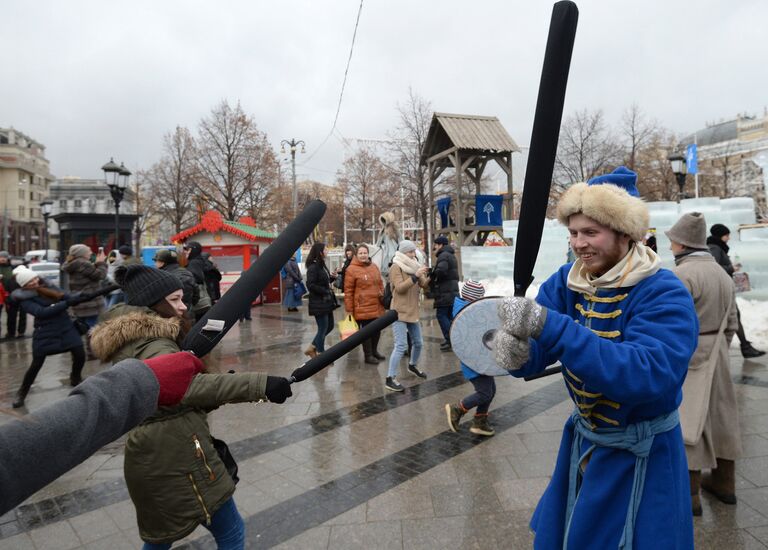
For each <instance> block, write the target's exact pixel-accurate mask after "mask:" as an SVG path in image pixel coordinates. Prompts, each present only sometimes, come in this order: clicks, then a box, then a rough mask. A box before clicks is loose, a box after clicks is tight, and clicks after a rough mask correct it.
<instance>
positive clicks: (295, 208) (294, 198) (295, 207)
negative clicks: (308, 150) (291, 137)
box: [291, 145, 299, 219]
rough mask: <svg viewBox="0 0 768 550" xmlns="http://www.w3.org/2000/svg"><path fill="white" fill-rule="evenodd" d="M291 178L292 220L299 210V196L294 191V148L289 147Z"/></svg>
mask: <svg viewBox="0 0 768 550" xmlns="http://www.w3.org/2000/svg"><path fill="white" fill-rule="evenodd" d="M291 176H292V177H293V196H292V202H293V218H294V219H296V214H297V211H298V208H299V195H298V193H297V191H296V146H295V145H294V146H291Z"/></svg>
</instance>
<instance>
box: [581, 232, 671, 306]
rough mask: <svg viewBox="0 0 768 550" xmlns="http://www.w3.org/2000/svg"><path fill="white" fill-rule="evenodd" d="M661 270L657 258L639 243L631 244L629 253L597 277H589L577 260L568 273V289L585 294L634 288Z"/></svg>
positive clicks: (582, 263) (582, 264)
mask: <svg viewBox="0 0 768 550" xmlns="http://www.w3.org/2000/svg"><path fill="white" fill-rule="evenodd" d="M659 269H661V260H659V256H658V255H657V254H656V253H655V252H654V251H653V250H651V249H650V248H648V247H647V246H645V245H643V244H641V243H631V245H630V248H629V252H628V253H627V255H626V256H624V257H623V258H622V259H621V260H620V261H619V263H617V264H616V265H615V266H613V267H612V268H611V269H609V270H608V271H606V272H605V273H603V274H602V275H601V276H599V277H595V276H593V275H591V274H590V273H589V272H588V271H587V270H586V269H585V268H584V262H582V261H581V258H579V259H577V260H576V261H575V262H574V263H573V265H572V266H571V271H570V272H568V288H570V289H571V290H573V291H575V292H583V293H586V294H595V293H597V289H598V288H620V287H629V286H635V285H636V284H638V283H639V282H640V281H642V280H643V279H645V278H647V277H650V276H651V275H653V274H654V273H656V272H657V271H658V270H659Z"/></svg>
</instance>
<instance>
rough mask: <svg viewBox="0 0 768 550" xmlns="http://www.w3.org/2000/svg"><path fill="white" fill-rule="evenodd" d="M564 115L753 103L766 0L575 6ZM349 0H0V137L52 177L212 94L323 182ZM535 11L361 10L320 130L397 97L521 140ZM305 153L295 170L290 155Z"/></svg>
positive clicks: (185, 120) (134, 145) (615, 1)
mask: <svg viewBox="0 0 768 550" xmlns="http://www.w3.org/2000/svg"><path fill="white" fill-rule="evenodd" d="M578 5H579V9H580V19H579V27H578V30H577V33H576V45H575V49H574V54H573V63H572V65H571V74H570V80H569V84H568V93H567V96H566V106H565V114H566V115H567V114H568V113H570V112H573V111H574V110H576V109H583V108H589V109H597V108H601V109H603V110H604V111H605V114H606V116H607V119H608V121H609V122H611V123H616V122H617V121H618V120H619V118H620V116H621V113H622V111H623V110H624V109H626V108H627V107H628V106H629V105H630V104H632V103H633V102H637V103H638V104H639V105H640V107H641V108H642V109H643V110H644V111H645V112H646V113H647V114H648V115H649V116H651V117H654V118H657V119H659V120H660V121H661V122H662V123H663V124H664V125H665V126H667V127H669V128H671V129H672V130H674V131H675V132H677V133H679V134H686V133H689V132H692V131H694V130H696V129H698V128H701V127H703V126H704V125H705V123H706V122H711V121H716V120H720V119H727V118H733V117H734V115H736V114H737V113H743V112H746V113H751V114H759V115H762V113H763V109H764V107H765V106H766V105H767V104H768V69H766V50H768V46H766V42H765V35H766V23H768V1H766V0H736V1H735V0H698V1H696V2H693V1H690V0H689V1H678V0H665V1H659V0H645V1H643V2H637V1H632V2H629V1H624V0H582V1H581V2H578ZM358 6H359V0H344V1H341V0H338V1H319V0H316V1H314V2H310V1H300V0H293V1H290V2H285V1H277V0H273V1H271V2H264V1H257V0H251V1H227V2H223V1H222V2H215V3H214V2H209V1H205V2H203V1H190V0H184V1H180V0H179V1H167V0H166V1H162V2H158V1H149V0H132V1H131V2H121V3H118V2H109V1H104V0H98V1H96V0H94V1H70V2H61V1H59V0H37V1H35V2H4V5H3V13H2V17H1V18H0V43H1V44H2V63H1V64H0V67H2V70H1V72H0V74H1V75H2V79H1V81H2V84H1V85H0V127H8V126H13V127H14V128H17V129H18V130H21V131H22V132H24V133H26V134H27V135H29V136H31V137H32V138H34V139H36V140H38V141H40V142H42V143H43V144H44V145H45V146H46V147H47V156H48V158H49V159H50V161H51V171H52V172H53V173H54V174H55V175H56V176H58V177H62V176H66V175H74V176H80V177H84V178H96V177H101V176H102V173H101V171H100V166H101V165H102V164H103V163H104V162H106V161H107V160H108V159H109V157H111V156H113V157H114V158H115V159H116V160H118V161H124V162H125V164H126V165H127V166H128V167H129V168H130V169H132V170H135V169H138V168H147V167H149V166H150V165H151V164H152V163H153V162H155V161H156V160H157V159H158V158H159V157H160V155H161V141H162V137H163V134H165V133H167V132H169V131H172V130H173V128H174V127H175V126H176V125H182V126H187V127H189V128H190V129H191V130H192V131H193V133H194V132H195V131H196V127H197V123H198V121H199V120H200V118H201V117H203V116H205V115H207V114H208V113H209V112H210V110H211V108H212V107H213V106H214V105H215V104H217V103H218V102H219V101H220V100H222V99H228V100H229V101H230V102H232V103H234V102H236V101H238V100H239V101H240V102H241V104H242V106H243V108H244V109H245V110H246V112H248V113H250V114H252V115H253V116H254V118H255V119H256V121H257V123H258V125H259V128H260V129H261V130H262V131H264V132H266V134H267V136H268V137H269V139H270V141H271V142H272V143H273V145H274V146H275V148H276V150H277V149H279V143H280V140H281V139H286V138H287V139H290V138H291V137H295V138H297V139H303V140H304V141H305V142H306V143H307V154H306V155H299V156H298V157H297V163H298V164H300V166H299V167H298V169H297V172H298V174H299V177H300V178H302V177H307V178H313V179H317V180H319V181H323V182H327V183H330V182H332V181H333V179H334V174H335V172H336V170H337V169H338V167H339V166H340V164H341V162H342V161H343V159H344V154H345V148H344V146H343V144H342V143H341V142H340V140H339V139H338V138H337V136H334V137H331V138H330V139H329V140H328V141H327V143H326V144H325V145H324V146H323V147H322V148H321V149H320V150H319V151H317V152H316V149H317V148H318V146H319V145H320V144H321V143H322V142H323V140H324V139H325V137H326V136H327V135H328V133H329V131H330V129H331V124H332V122H333V117H334V114H335V111H336V106H337V102H338V97H339V92H340V88H341V83H342V78H343V74H344V68H345V65H346V62H347V57H348V55H349V48H350V42H351V38H352V32H353V29H354V23H355V18H356V16H357V11H358ZM551 8H552V2H549V1H542V0H535V1H532V0H527V1H519V0H498V1H495V0H494V1H480V0H477V1H474V2H466V1H456V0H439V1H438V0H434V1H429V2H428V1H416V0H364V4H363V8H362V15H361V18H360V25H359V29H358V33H357V41H356V44H355V49H354V54H353V57H352V62H351V66H350V69H349V76H348V80H347V85H346V90H345V92H344V99H343V103H342V106H341V114H340V116H339V121H338V125H337V128H338V135H341V136H344V137H346V138H350V139H352V138H367V139H371V138H372V139H384V138H386V137H387V133H388V132H390V131H391V130H392V129H393V128H394V127H395V125H396V124H397V112H396V104H397V102H403V101H404V100H405V99H406V97H407V94H408V88H409V86H410V87H412V88H413V89H414V91H415V92H417V93H418V94H420V95H421V96H423V97H424V98H425V99H427V100H429V101H431V103H432V106H433V108H434V109H435V110H436V111H442V112H453V113H465V114H481V115H495V116H497V117H499V119H500V120H501V122H502V124H504V126H505V127H506V128H507V130H508V131H509V133H510V134H511V135H512V137H513V138H514V139H515V140H516V141H517V142H518V144H520V145H523V146H525V145H527V144H528V141H529V139H530V132H531V124H532V119H533V112H534V108H535V102H536V94H537V89H538V83H539V77H540V71H541V63H542V59H543V55H544V46H545V43H546V35H547V29H548V26H549V18H550V13H551ZM313 153H316V154H315V155H314V156H313V158H312V159H311V160H309V161H308V162H307V161H306V159H307V158H308V157H309V156H310V155H311V154H313Z"/></svg>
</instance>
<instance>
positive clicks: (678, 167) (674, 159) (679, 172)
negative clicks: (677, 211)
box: [667, 153, 687, 202]
mask: <svg viewBox="0 0 768 550" xmlns="http://www.w3.org/2000/svg"><path fill="white" fill-rule="evenodd" d="M667 160H669V162H670V164H671V165H672V172H673V173H674V174H675V177H676V178H677V185H678V186H680V192H679V193H678V195H677V202H680V201H682V200H683V199H684V198H685V195H684V194H683V187H685V175H686V173H687V170H686V164H685V157H684V156H683V155H681V154H679V153H675V154H673V155H669V156H668V157H667Z"/></svg>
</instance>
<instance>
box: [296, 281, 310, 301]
mask: <svg viewBox="0 0 768 550" xmlns="http://www.w3.org/2000/svg"><path fill="white" fill-rule="evenodd" d="M306 293H307V287H306V286H305V285H304V282H303V281H299V282H298V283H296V284H294V285H293V297H294V298H296V299H297V300H301V299H302V298H303V297H304V295H305V294H306Z"/></svg>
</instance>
